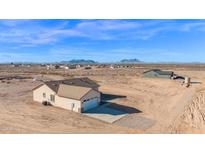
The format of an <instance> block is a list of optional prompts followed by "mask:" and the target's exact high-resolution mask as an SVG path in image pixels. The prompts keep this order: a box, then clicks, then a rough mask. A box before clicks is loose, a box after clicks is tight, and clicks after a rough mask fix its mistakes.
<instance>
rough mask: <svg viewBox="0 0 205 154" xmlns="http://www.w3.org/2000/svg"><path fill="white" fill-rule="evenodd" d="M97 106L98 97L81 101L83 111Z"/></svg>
mask: <svg viewBox="0 0 205 154" xmlns="http://www.w3.org/2000/svg"><path fill="white" fill-rule="evenodd" d="M97 106H98V99H97V98H94V99H90V100H88V101H85V102H83V111H87V110H89V109H92V108H94V107H97Z"/></svg>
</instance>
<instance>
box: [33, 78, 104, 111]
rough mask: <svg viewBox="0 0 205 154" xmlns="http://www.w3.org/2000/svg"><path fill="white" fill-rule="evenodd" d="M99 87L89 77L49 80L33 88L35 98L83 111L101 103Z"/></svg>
mask: <svg viewBox="0 0 205 154" xmlns="http://www.w3.org/2000/svg"><path fill="white" fill-rule="evenodd" d="M98 87H99V85H98V84H97V83H95V82H94V81H92V80H90V79H89V78H74V79H68V80H57V81H48V82H44V83H43V84H41V85H39V86H37V87H36V88H34V89H33V100H34V101H36V102H40V103H42V104H51V105H53V106H57V107H61V108H64V109H68V110H72V111H75V112H79V113H81V112H85V111H87V110H89V109H91V108H94V107H97V106H98V105H99V103H100V101H101V93H100V92H99V91H98Z"/></svg>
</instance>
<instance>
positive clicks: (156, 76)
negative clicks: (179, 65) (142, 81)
mask: <svg viewBox="0 0 205 154" xmlns="http://www.w3.org/2000/svg"><path fill="white" fill-rule="evenodd" d="M143 76H144V77H150V78H166V79H170V78H171V76H170V75H160V74H158V73H156V72H154V71H150V72H146V73H144V74H143Z"/></svg>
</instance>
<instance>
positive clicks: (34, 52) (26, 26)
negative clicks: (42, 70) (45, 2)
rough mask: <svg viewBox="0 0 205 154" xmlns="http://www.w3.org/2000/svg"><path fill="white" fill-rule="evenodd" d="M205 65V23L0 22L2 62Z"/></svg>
mask: <svg viewBox="0 0 205 154" xmlns="http://www.w3.org/2000/svg"><path fill="white" fill-rule="evenodd" d="M131 58H137V59H140V60H142V61H144V62H205V20H0V61H1V62H2V63H4V62H20V61H22V62H57V61H63V60H71V59H92V60H96V61H99V62H116V61H120V60H121V59H131Z"/></svg>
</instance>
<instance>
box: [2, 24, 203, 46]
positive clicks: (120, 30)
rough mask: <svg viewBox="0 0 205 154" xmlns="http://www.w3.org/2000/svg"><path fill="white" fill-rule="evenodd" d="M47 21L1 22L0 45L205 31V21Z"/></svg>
mask: <svg viewBox="0 0 205 154" xmlns="http://www.w3.org/2000/svg"><path fill="white" fill-rule="evenodd" d="M43 22H44V21H43V20H1V22H0V42H3V43H16V44H17V45H20V46H24V47H25V46H27V47H31V46H37V45H43V44H52V43H56V42H58V41H61V40H63V39H64V38H72V37H76V38H88V39H91V40H120V39H121V40H123V39H124V40H135V39H141V40H147V39H150V38H153V37H155V36H157V35H160V34H161V33H166V32H170V31H179V32H180V31H184V32H190V31H192V30H201V31H202V30H203V31H205V28H204V27H205V22H204V21H201V20H200V21H198V20H197V21H195V20H193V21H190V20H189V21H187V22H184V23H182V22H177V21H175V20H140V21H139V20H81V21H79V22H78V23H77V24H76V25H72V26H69V21H66V20H59V22H57V23H56V24H55V25H52V26H49V25H44V24H43Z"/></svg>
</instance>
